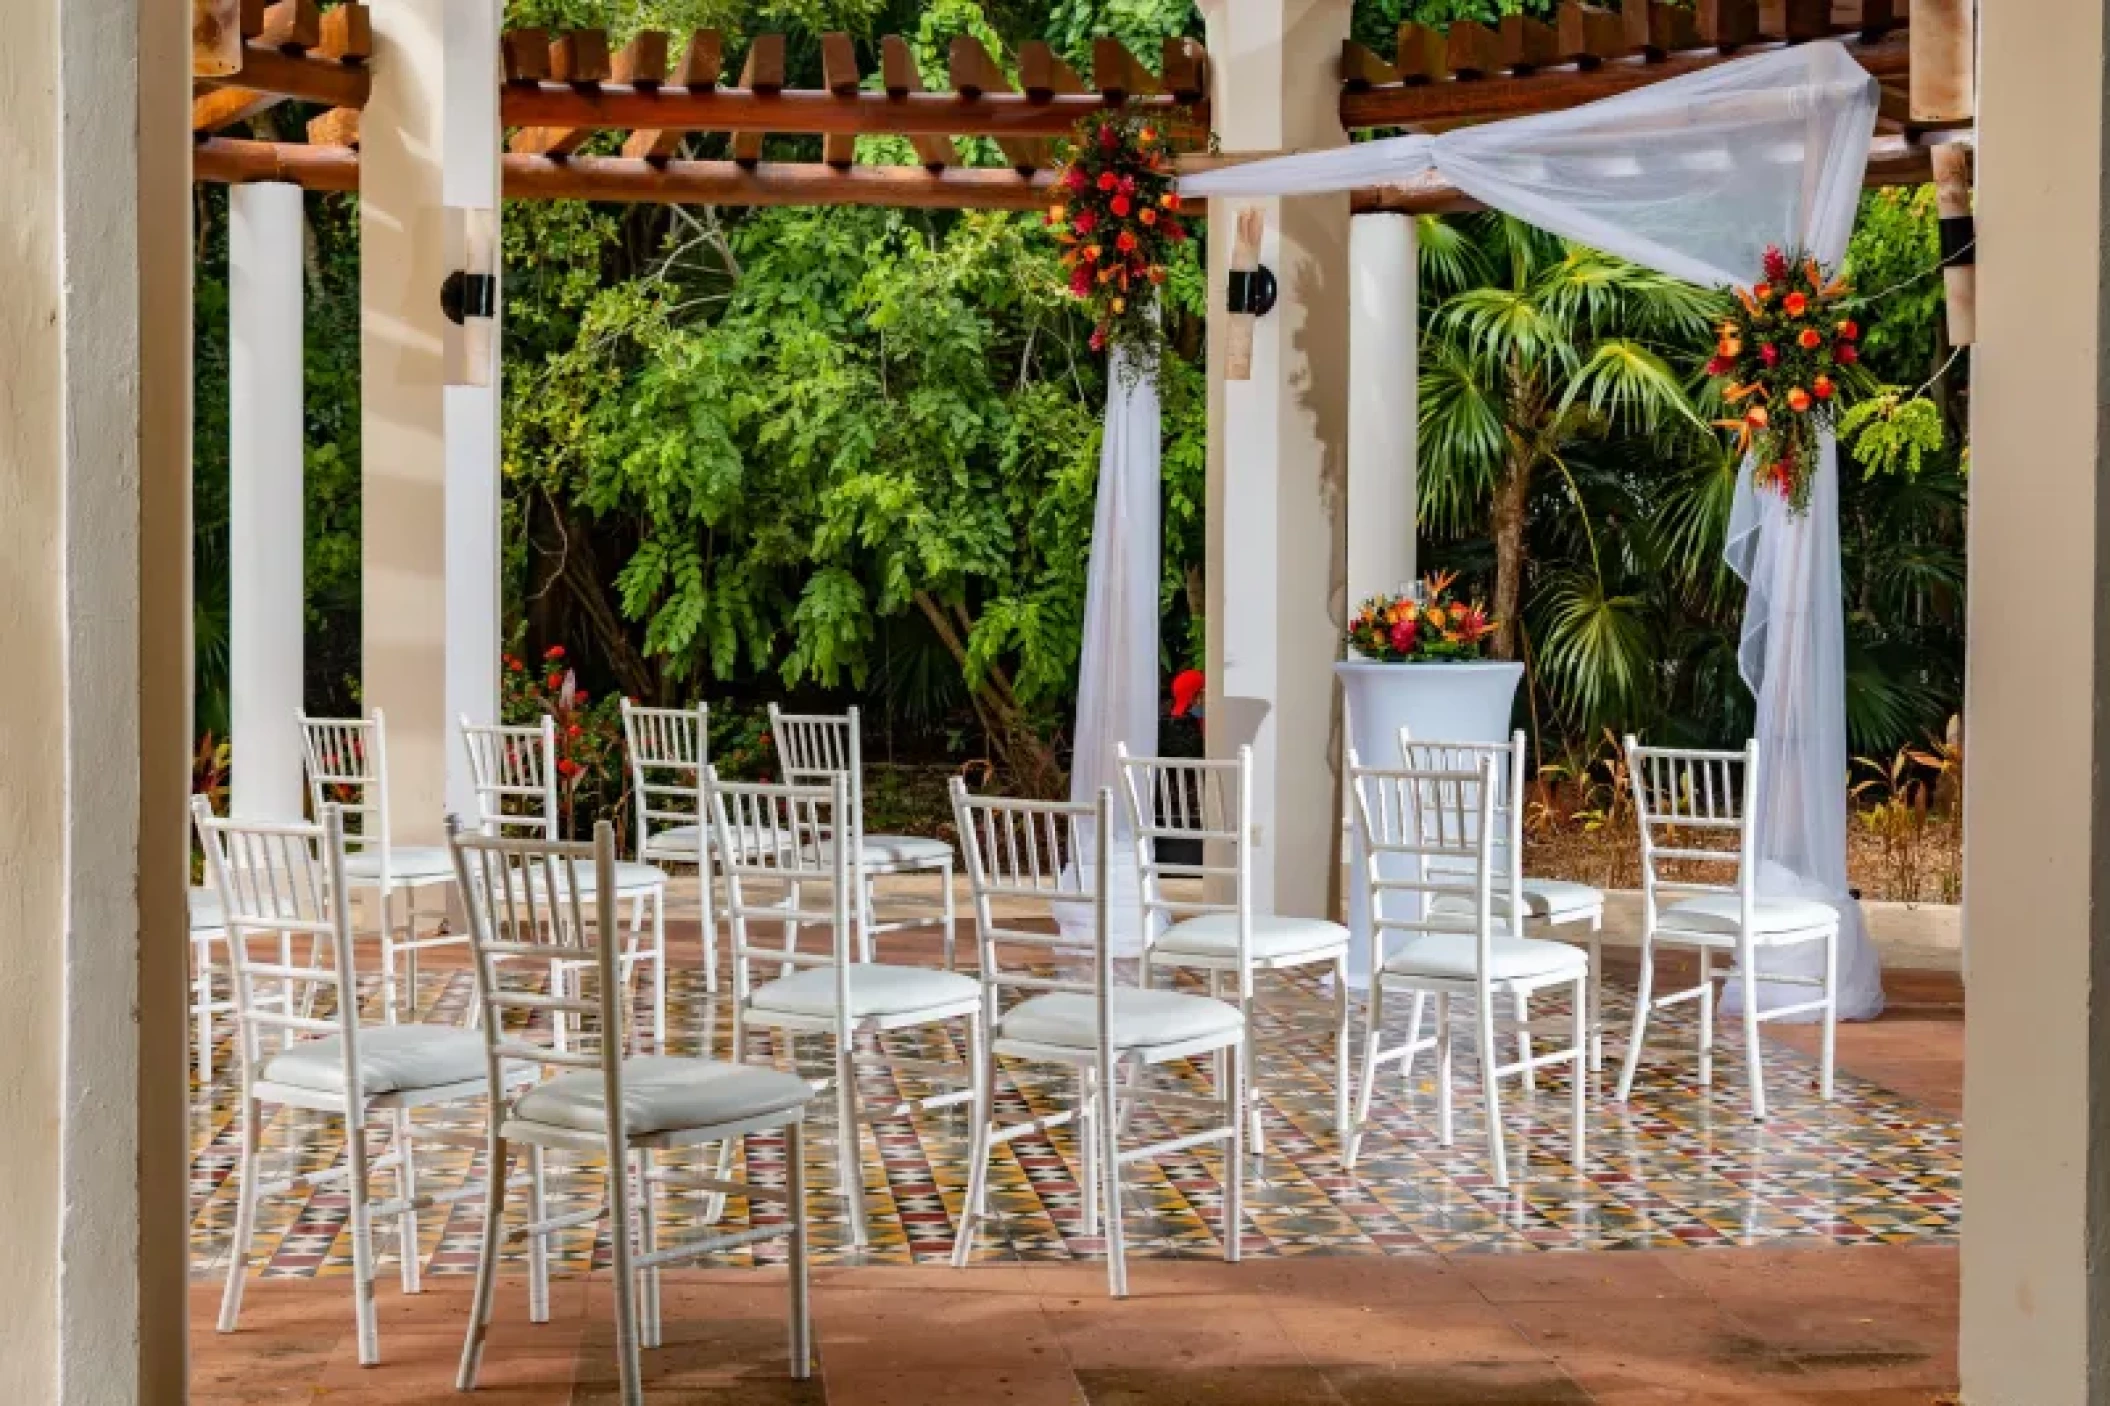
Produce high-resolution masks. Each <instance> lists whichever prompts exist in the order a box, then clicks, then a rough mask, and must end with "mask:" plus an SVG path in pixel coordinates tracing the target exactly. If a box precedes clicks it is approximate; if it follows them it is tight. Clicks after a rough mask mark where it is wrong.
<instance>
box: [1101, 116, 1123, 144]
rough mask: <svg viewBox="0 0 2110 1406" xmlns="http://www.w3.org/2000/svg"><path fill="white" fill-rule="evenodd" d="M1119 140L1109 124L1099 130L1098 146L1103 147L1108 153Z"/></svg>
mask: <svg viewBox="0 0 2110 1406" xmlns="http://www.w3.org/2000/svg"><path fill="white" fill-rule="evenodd" d="M1120 140H1121V138H1120V137H1119V136H1118V135H1116V134H1115V132H1114V129H1113V126H1112V124H1110V123H1109V124H1108V125H1106V126H1104V127H1101V128H1100V129H1099V145H1101V146H1103V147H1105V148H1106V149H1107V150H1108V151H1112V150H1113V149H1114V146H1115V144H1116V143H1118V142H1119V141H1120Z"/></svg>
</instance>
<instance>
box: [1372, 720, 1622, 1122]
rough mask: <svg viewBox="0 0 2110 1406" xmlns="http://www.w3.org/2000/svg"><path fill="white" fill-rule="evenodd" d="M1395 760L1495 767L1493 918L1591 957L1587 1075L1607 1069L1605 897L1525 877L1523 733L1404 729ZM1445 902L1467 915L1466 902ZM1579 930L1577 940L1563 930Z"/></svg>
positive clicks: (1524, 1038) (1525, 1005)
mask: <svg viewBox="0 0 2110 1406" xmlns="http://www.w3.org/2000/svg"><path fill="white" fill-rule="evenodd" d="M1399 753H1400V761H1401V763H1402V764H1403V765H1404V766H1405V767H1406V768H1407V770H1409V771H1461V770H1471V769H1472V767H1473V766H1474V765H1475V764H1476V763H1477V762H1478V761H1479V759H1480V758H1482V757H1489V758H1492V759H1493V761H1494V763H1495V832H1494V872H1495V877H1494V885H1495V890H1494V904H1495V917H1496V920H1497V921H1499V922H1508V921H1510V919H1511V918H1512V917H1513V916H1514V915H1516V914H1519V913H1521V914H1522V915H1523V919H1522V926H1521V928H1514V929H1513V930H1514V931H1518V932H1521V933H1522V934H1523V935H1525V936H1531V935H1534V934H1536V935H1541V936H1546V937H1557V938H1560V939H1562V940H1563V941H1569V942H1578V943H1580V944H1581V945H1582V946H1584V947H1585V948H1587V949H1588V950H1589V953H1590V1014H1589V1023H1590V1068H1591V1069H1592V1070H1597V1069H1602V1068H1603V1067H1604V1015H1603V1012H1604V1001H1603V995H1604V966H1603V953H1602V942H1601V935H1602V933H1603V930H1604V894H1603V893H1602V892H1601V891H1600V890H1598V889H1594V888H1592V887H1590V886H1589V885H1588V884H1579V883H1575V882H1574V881H1572V880H1569V879H1538V878H1533V877H1531V876H1530V875H1528V874H1526V873H1525V872H1524V734H1523V732H1522V730H1518V731H1516V732H1513V733H1511V734H1510V736H1509V741H1507V742H1443V741H1438V740H1435V739H1432V738H1423V739H1420V740H1417V739H1415V738H1414V737H1413V736H1412V735H1411V733H1410V732H1409V730H1408V729H1407V728H1404V727H1403V728H1401V729H1400V730H1399ZM1443 903H1445V904H1448V905H1452V906H1454V907H1457V908H1458V909H1459V911H1464V906H1465V905H1464V903H1463V900H1461V899H1457V898H1449V899H1445V900H1443ZM1577 926H1579V927H1580V930H1579V931H1578V932H1577V933H1576V934H1575V935H1574V936H1572V937H1571V936H1569V934H1567V933H1565V932H1563V931H1562V929H1563V928H1568V927H1577ZM1530 1007H1531V998H1530V997H1529V996H1519V997H1517V1008H1516V1018H1517V1020H1518V1021H1520V1022H1528V1021H1529V1020H1530V1018H1531V1009H1530ZM1517 1054H1518V1057H1519V1058H1522V1059H1529V1058H1531V1034H1530V1031H1529V1030H1528V1029H1527V1030H1525V1031H1524V1032H1522V1033H1521V1034H1519V1035H1518V1036H1517ZM1536 1084H1537V1078H1536V1075H1535V1072H1534V1071H1532V1070H1530V1069H1527V1070H1525V1072H1524V1087H1525V1088H1527V1089H1529V1088H1533V1087H1535V1086H1536Z"/></svg>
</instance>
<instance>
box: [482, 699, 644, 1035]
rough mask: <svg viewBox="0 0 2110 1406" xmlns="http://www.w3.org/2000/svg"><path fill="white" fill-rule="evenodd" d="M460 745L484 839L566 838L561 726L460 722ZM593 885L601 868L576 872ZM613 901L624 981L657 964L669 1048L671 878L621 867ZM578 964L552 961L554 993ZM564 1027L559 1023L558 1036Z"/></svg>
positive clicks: (631, 865)
mask: <svg viewBox="0 0 2110 1406" xmlns="http://www.w3.org/2000/svg"><path fill="white" fill-rule="evenodd" d="M461 733H462V745H463V746H465V747H466V748H468V752H469V782H470V785H471V786H472V787H473V788H474V789H475V791H476V809H477V816H476V828H477V829H478V830H480V831H481V832H482V833H483V834H485V835H495V836H502V837H503V836H514V837H522V838H528V839H543V840H555V839H561V838H562V836H561V835H560V834H559V833H558V831H559V828H560V826H561V823H562V816H563V813H564V812H563V809H562V807H561V806H560V805H559V803H558V797H557V787H558V777H557V722H556V719H554V718H552V717H550V716H549V715H548V714H546V713H545V714H544V715H543V717H542V721H541V722H539V723H526V724H519V725H515V724H496V723H472V722H470V721H469V719H468V718H467V717H463V718H462V719H461ZM578 874H579V877H580V878H581V879H582V880H583V881H585V882H587V883H597V882H599V877H600V873H599V870H598V869H595V868H592V867H588V868H584V869H580V870H579V871H578ZM615 895H616V897H617V899H619V900H623V901H627V902H628V903H629V905H630V926H629V934H628V936H627V938H626V939H625V941H624V944H623V955H622V958H621V966H622V971H623V982H624V985H625V986H628V985H629V984H630V983H631V982H633V981H635V980H636V979H637V969H638V966H639V965H640V964H641V963H644V962H650V963H651V964H652V1043H653V1047H654V1048H656V1049H665V1048H666V1044H667V873H666V871H665V870H664V869H660V868H658V867H656V866H654V865H651V864H645V863H638V862H630V861H618V862H617V864H616V866H615ZM648 913H649V914H650V915H651V919H652V940H651V944H650V946H649V947H648V946H646V945H645V944H644V941H643V927H644V920H645V916H646V914H648ZM573 970H576V963H575V962H572V961H568V960H567V959H564V958H562V957H553V958H552V959H551V967H550V981H551V989H552V990H553V991H554V990H557V989H558V988H561V987H562V986H563V984H564V981H565V979H566V974H567V972H570V971H573ZM564 1028H565V1022H563V1021H559V1022H558V1024H557V1034H558V1038H559V1039H560V1040H561V1039H562V1038H563V1035H564Z"/></svg>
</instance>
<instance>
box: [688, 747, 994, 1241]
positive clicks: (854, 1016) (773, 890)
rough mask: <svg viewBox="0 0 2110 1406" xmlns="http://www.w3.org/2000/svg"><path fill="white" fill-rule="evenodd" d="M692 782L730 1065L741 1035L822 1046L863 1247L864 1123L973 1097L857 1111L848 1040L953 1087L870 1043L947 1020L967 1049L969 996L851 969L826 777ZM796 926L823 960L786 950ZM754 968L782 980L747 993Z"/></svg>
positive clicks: (873, 968) (708, 776) (927, 975)
mask: <svg viewBox="0 0 2110 1406" xmlns="http://www.w3.org/2000/svg"><path fill="white" fill-rule="evenodd" d="M704 775H705V786H706V788H707V790H708V794H709V800H710V806H711V821H712V824H713V825H714V826H715V827H716V829H717V835H718V864H719V868H720V870H721V871H722V872H723V874H724V876H725V907H726V915H727V917H728V919H729V920H730V925H731V930H732V961H733V1058H734V1060H735V1061H740V1060H744V1059H745V1058H746V1055H747V1037H748V1031H749V1030H751V1029H753V1028H755V1027H757V1026H760V1027H762V1028H764V1029H772V1030H780V1031H784V1032H786V1033H787V1034H790V1035H794V1036H796V1035H800V1034H817V1035H827V1036H829V1037H830V1038H831V1039H832V1041H833V1044H834V1060H835V1072H834V1077H833V1084H834V1089H835V1099H836V1146H837V1152H838V1156H839V1158H840V1162H841V1170H840V1173H839V1185H840V1187H841V1191H842V1195H843V1197H844V1199H845V1201H847V1203H848V1211H849V1220H850V1235H851V1242H852V1244H854V1245H857V1246H863V1245H865V1244H866V1243H868V1241H869V1238H870V1237H869V1232H868V1230H867V1227H866V1223H865V1204H864V1158H863V1155H862V1152H861V1147H862V1136H863V1134H862V1126H863V1124H864V1123H865V1121H866V1120H867V1119H868V1118H869V1119H870V1120H872V1121H892V1120H896V1119H902V1118H906V1117H908V1116H910V1114H911V1113H913V1112H915V1111H917V1110H919V1109H920V1110H928V1109H937V1108H946V1107H951V1106H954V1105H957V1104H961V1103H966V1102H969V1101H971V1100H972V1098H973V1097H974V1094H973V1090H972V1089H971V1088H964V1089H948V1090H945V1091H944V1092H941V1093H933V1094H926V1095H924V1096H923V1097H921V1098H915V1099H908V1100H905V1101H903V1102H901V1103H898V1104H894V1105H891V1106H886V1107H880V1108H873V1109H869V1110H867V1109H865V1108H864V1107H863V1104H862V1101H861V1099H860V1096H859V1091H858V1086H857V1067H858V1060H859V1050H858V1037H859V1036H860V1035H869V1036H871V1037H872V1047H873V1051H874V1056H875V1058H876V1059H877V1060H878V1062H881V1063H883V1064H885V1065H886V1066H888V1067H889V1068H890V1069H891V1070H893V1071H894V1072H896V1073H907V1074H910V1075H913V1076H914V1077H915V1078H916V1079H918V1080H928V1079H957V1080H960V1081H961V1082H963V1083H964V1082H966V1081H967V1079H968V1078H969V1077H971V1075H972V1072H973V1066H971V1065H970V1066H968V1067H965V1068H963V1067H962V1066H960V1065H957V1064H953V1063H949V1062H946V1061H942V1060H925V1059H911V1058H907V1057H902V1056H895V1055H889V1054H887V1053H886V1052H885V1051H884V1050H883V1049H881V1048H880V1039H881V1037H883V1036H885V1035H887V1034H889V1033H892V1032H894V1031H900V1030H908V1029H913V1028H915V1027H917V1026H926V1025H942V1024H945V1023H947V1022H950V1021H954V1020H959V1021H964V1022H965V1023H966V1026H967V1047H968V1048H969V1049H970V1050H971V1049H975V1048H978V1047H979V1043H980V1040H981V1030H980V1020H981V1009H982V1002H981V995H982V993H981V986H980V985H979V983H977V982H976V981H975V980H974V978H972V977H969V976H963V975H961V974H960V973H958V972H953V971H940V970H938V969H936V968H933V967H911V966H892V965H888V964H886V963H883V962H866V961H860V960H858V946H857V942H856V933H855V928H854V925H853V923H852V921H851V917H850V904H851V895H852V892H853V889H854V884H855V880H854V879H853V877H852V871H851V867H850V853H849V850H848V848H847V847H845V846H842V845H838V844H833V843H829V842H828V839H829V837H832V836H836V835H841V834H843V833H846V831H847V830H848V829H849V827H850V825H851V822H850V820H849V819H848V814H847V813H848V810H849V806H850V785H849V780H848V778H847V777H846V776H845V775H844V774H843V773H842V772H840V771H836V772H830V773H828V775H827V777H826V780H825V781H824V782H823V783H822V784H820V785H799V784H794V783H785V782H775V783H760V782H733V781H721V780H720V779H719V778H718V775H717V773H716V771H715V770H708V769H707V770H706V771H705V773H704ZM817 888H825V889H826V890H827V894H828V897H827V904H826V906H825V907H820V906H809V903H808V895H809V894H810V893H811V891H812V890H814V889H817ZM757 924H768V925H776V924H781V925H783V927H784V928H785V940H784V945H783V947H782V948H781V949H775V948H768V947H764V946H762V945H761V944H760V942H759V941H758V937H757V934H756V933H755V932H754V931H753V929H754V927H755V925H757ZM808 924H818V925H820V926H821V927H823V928H824V929H825V930H826V931H825V935H826V938H827V943H826V949H825V951H824V952H819V953H815V952H803V951H800V950H798V929H799V928H801V927H803V926H806V925H808ZM757 961H761V962H763V963H765V964H767V965H773V966H774V967H776V969H778V970H779V971H785V972H788V974H787V975H780V976H778V977H776V978H775V979H773V980H769V981H763V982H759V983H758V982H757V981H756V980H755V976H754V964H755V963H756V962H757Z"/></svg>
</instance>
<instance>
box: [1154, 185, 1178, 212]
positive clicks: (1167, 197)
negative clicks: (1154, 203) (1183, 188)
mask: <svg viewBox="0 0 2110 1406" xmlns="http://www.w3.org/2000/svg"><path fill="white" fill-rule="evenodd" d="M1158 204H1160V205H1162V206H1164V207H1165V208H1166V209H1167V210H1177V209H1179V208H1180V193H1179V192H1178V191H1176V190H1168V191H1166V192H1165V193H1164V194H1163V195H1161V196H1159V197H1158Z"/></svg>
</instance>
